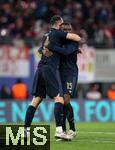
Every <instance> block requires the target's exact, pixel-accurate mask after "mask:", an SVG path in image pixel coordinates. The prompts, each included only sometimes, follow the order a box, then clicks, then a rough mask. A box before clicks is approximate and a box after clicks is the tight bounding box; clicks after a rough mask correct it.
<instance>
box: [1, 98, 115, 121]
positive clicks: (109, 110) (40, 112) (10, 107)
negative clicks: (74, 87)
mask: <svg viewBox="0 0 115 150" xmlns="http://www.w3.org/2000/svg"><path fill="white" fill-rule="evenodd" d="M29 103H30V101H23V102H20V101H0V123H7V122H13V123H15V122H23V121H24V118H25V113H26V109H27V107H28V105H29ZM71 104H72V106H73V109H74V116H75V121H76V122H82V121H85V122H92V121H99V122H108V121H113V122H115V101H109V100H104V99H103V100H101V101H88V100H75V99H73V100H72V101H71ZM53 112H54V102H53V101H51V100H45V101H43V102H42V103H41V104H40V106H39V108H38V109H37V111H36V114H35V117H34V120H33V122H43V121H44V122H50V121H54V114H53Z"/></svg>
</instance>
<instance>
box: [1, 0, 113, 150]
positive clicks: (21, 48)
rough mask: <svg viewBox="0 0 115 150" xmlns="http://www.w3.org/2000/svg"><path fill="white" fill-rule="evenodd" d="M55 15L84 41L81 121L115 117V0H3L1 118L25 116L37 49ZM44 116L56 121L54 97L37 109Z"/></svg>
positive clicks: (78, 103)
mask: <svg viewBox="0 0 115 150" xmlns="http://www.w3.org/2000/svg"><path fill="white" fill-rule="evenodd" d="M55 14H59V15H61V16H62V17H63V18H64V20H66V21H69V22H70V23H72V26H73V28H74V32H75V33H78V34H80V35H81V36H82V37H83V41H84V44H83V45H82V48H83V49H84V51H85V54H84V55H80V56H78V67H79V84H78V86H77V87H76V89H77V90H76V93H75V97H74V98H73V100H72V105H73V107H74V113H75V120H76V122H82V121H84V122H92V121H98V122H115V0H111V1H110V0H63V1H61V0H0V122H1V123H8V122H13V123H15V122H23V121H24V116H25V111H26V108H27V105H28V104H29V102H30V100H31V88H32V81H33V77H34V72H35V69H36V66H37V63H38V62H39V60H40V55H38V53H37V50H38V48H39V47H40V45H41V38H42V36H43V35H44V33H45V32H47V30H48V28H49V20H50V18H51V17H52V16H53V15H55ZM20 84H21V87H20ZM21 90H22V91H21ZM17 91H18V92H17ZM20 93H21V95H20ZM46 114H47V115H46ZM39 121H43V122H52V121H53V101H49V98H47V100H45V101H44V102H43V103H42V104H41V105H40V109H39V110H38V111H37V113H36V116H35V118H34V122H39ZM73 150H74V149H73Z"/></svg>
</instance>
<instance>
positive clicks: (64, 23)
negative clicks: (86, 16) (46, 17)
mask: <svg viewBox="0 0 115 150" xmlns="http://www.w3.org/2000/svg"><path fill="white" fill-rule="evenodd" d="M63 25H64V26H71V24H70V23H68V22H63V23H62V24H61V26H63Z"/></svg>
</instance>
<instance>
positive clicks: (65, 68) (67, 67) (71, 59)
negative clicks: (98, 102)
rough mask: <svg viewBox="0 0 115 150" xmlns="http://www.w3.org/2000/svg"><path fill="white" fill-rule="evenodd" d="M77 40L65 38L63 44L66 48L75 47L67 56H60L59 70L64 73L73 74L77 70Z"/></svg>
mask: <svg viewBox="0 0 115 150" xmlns="http://www.w3.org/2000/svg"><path fill="white" fill-rule="evenodd" d="M78 46H79V44H78V42H73V41H70V40H67V41H66V43H65V44H64V47H65V48H67V49H70V48H72V49H75V50H76V51H74V52H73V53H71V54H69V55H68V56H64V55H62V56H61V61H60V72H65V73H66V74H69V73H70V74H74V73H76V71H78V67H77V50H78Z"/></svg>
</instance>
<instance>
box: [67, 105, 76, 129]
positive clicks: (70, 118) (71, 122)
mask: <svg viewBox="0 0 115 150" xmlns="http://www.w3.org/2000/svg"><path fill="white" fill-rule="evenodd" d="M66 111H67V120H68V122H69V126H70V130H73V131H75V123H74V113H73V108H72V106H71V104H70V103H68V104H67V105H66Z"/></svg>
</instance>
